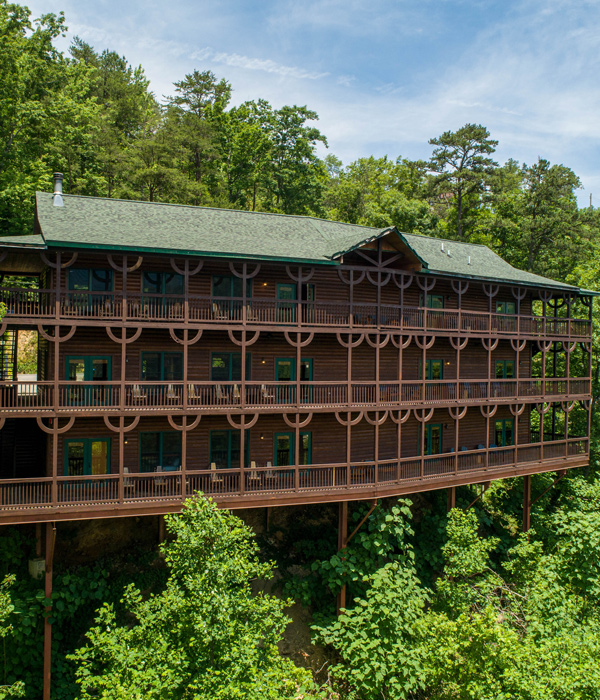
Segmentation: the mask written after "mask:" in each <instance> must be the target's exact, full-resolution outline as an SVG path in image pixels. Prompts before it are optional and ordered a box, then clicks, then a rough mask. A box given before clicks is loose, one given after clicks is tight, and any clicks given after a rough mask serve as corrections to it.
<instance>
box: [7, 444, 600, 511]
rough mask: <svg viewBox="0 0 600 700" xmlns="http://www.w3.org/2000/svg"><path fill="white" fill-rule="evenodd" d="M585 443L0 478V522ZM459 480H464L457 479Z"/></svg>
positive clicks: (445, 466)
mask: <svg viewBox="0 0 600 700" xmlns="http://www.w3.org/2000/svg"><path fill="white" fill-rule="evenodd" d="M588 450H589V441H588V439H587V438H569V439H567V440H557V441H553V442H546V443H534V444H527V445H519V446H508V447H498V448H494V449H489V450H469V451H462V452H459V453H446V454H440V455H432V456H427V457H410V458H406V459H402V460H401V461H398V460H380V461H379V462H375V461H372V460H367V461H364V462H351V463H350V464H345V463H339V464H310V465H301V466H277V467H273V466H260V467H256V468H254V467H253V468H246V469H244V470H241V469H203V470H193V471H190V470H188V471H186V472H185V473H183V472H180V471H179V472H169V473H164V472H158V473H142V474H138V473H125V474H122V475H118V474H105V475H89V476H87V475H86V476H77V477H69V476H61V477H57V478H56V479H52V478H41V479H2V480H0V521H4V522H6V521H10V520H11V518H12V519H13V520H14V521H18V518H19V514H23V513H34V514H42V515H43V514H44V513H45V512H46V513H47V512H48V511H54V512H56V511H63V512H71V513H73V512H75V511H77V512H79V513H81V511H86V510H87V509H90V510H97V511H102V508H105V507H110V508H111V509H113V510H114V508H115V507H119V506H121V507H124V508H127V509H128V510H131V509H132V508H133V509H136V508H137V509H139V511H140V512H143V511H144V510H148V509H150V508H151V507H152V506H155V505H156V504H161V503H164V504H169V503H175V504H178V503H180V502H181V501H182V500H183V499H184V498H185V497H186V496H190V495H192V494H193V493H194V492H195V491H202V492H203V493H204V494H206V495H209V496H212V497H213V498H215V499H216V500H217V501H222V502H224V503H228V502H230V503H234V505H242V506H243V505H244V503H245V502H252V504H253V505H260V503H261V499H264V503H265V505H269V504H273V503H277V499H278V498H279V499H280V500H281V501H285V499H286V498H287V499H288V500H289V501H293V500H296V502H302V501H305V502H311V499H313V500H314V498H315V496H319V495H321V496H322V495H327V494H332V495H334V494H335V495H336V498H340V497H342V498H343V497H344V496H347V497H348V498H359V497H360V495H361V492H363V493H369V494H373V493H377V492H378V491H380V492H381V493H384V494H387V495H389V494H392V493H394V492H396V493H397V494H398V495H399V494H401V493H403V489H410V488H411V487H412V488H413V490H414V487H415V486H418V487H419V488H422V489H431V488H444V486H445V485H452V483H456V482H457V480H459V479H461V477H464V476H468V477H469V479H473V480H475V479H480V478H484V479H493V478H494V474H504V475H506V473H507V470H509V469H512V468H514V469H515V470H516V471H515V473H532V472H535V471H543V470H544V467H547V468H548V469H551V470H555V469H561V468H569V467H573V466H581V464H582V463H583V462H584V461H585V459H586V457H587V455H588ZM463 480H464V479H463ZM404 492H406V491H404Z"/></svg>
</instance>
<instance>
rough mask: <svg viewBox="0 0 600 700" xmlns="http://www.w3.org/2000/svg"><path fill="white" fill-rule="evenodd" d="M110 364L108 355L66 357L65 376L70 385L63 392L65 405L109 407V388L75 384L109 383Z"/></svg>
mask: <svg viewBox="0 0 600 700" xmlns="http://www.w3.org/2000/svg"><path fill="white" fill-rule="evenodd" d="M111 364H112V362H111V357H110V356H109V355H82V356H73V355H67V358H66V370H65V376H66V378H67V379H68V381H69V382H70V383H69V384H68V386H67V387H66V390H65V403H66V405H69V406H107V405H109V404H110V398H111V391H110V389H111V388H110V387H109V386H103V385H99V386H77V384H78V382H109V381H110V380H111ZM71 382H72V383H71Z"/></svg>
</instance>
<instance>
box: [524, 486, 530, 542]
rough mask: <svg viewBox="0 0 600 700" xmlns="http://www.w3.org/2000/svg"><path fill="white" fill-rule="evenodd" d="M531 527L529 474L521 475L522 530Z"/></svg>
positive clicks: (525, 530)
mask: <svg viewBox="0 0 600 700" xmlns="http://www.w3.org/2000/svg"><path fill="white" fill-rule="evenodd" d="M530 527H531V476H524V477H523V532H527V531H528V530H529V528H530Z"/></svg>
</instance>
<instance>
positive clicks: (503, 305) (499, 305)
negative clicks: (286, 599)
mask: <svg viewBox="0 0 600 700" xmlns="http://www.w3.org/2000/svg"><path fill="white" fill-rule="evenodd" d="M495 322H496V326H495V328H494V325H493V324H492V327H493V328H494V330H499V331H504V332H508V333H510V332H515V331H516V330H517V304H516V302H514V301H497V302H496V318H495Z"/></svg>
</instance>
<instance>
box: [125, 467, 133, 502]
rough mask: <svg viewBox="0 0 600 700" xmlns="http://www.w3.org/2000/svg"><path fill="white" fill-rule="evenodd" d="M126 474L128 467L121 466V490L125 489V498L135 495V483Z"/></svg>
mask: <svg viewBox="0 0 600 700" xmlns="http://www.w3.org/2000/svg"><path fill="white" fill-rule="evenodd" d="M128 474H129V467H123V490H124V491H125V498H131V497H132V496H135V483H134V481H133V479H132V478H131V477H129V476H128Z"/></svg>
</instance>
